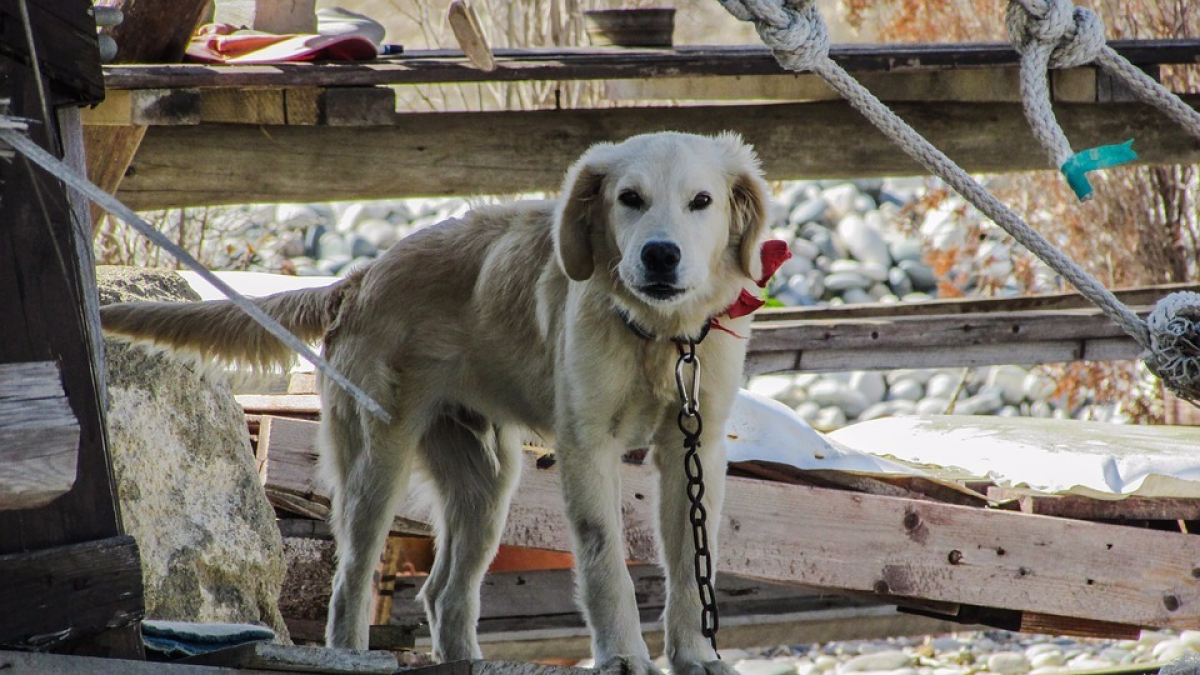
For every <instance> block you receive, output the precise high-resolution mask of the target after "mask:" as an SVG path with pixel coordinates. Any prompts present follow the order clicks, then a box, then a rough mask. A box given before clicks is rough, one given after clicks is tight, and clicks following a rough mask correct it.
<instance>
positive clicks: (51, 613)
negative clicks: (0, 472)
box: [0, 0, 142, 658]
mask: <svg viewBox="0 0 1200 675" xmlns="http://www.w3.org/2000/svg"><path fill="white" fill-rule="evenodd" d="M13 4H14V3H7V6H8V7H9V8H11V7H12V5H13ZM27 4H29V5H33V6H36V7H39V8H46V9H47V11H52V12H54V13H56V14H60V15H61V16H64V17H71V18H72V19H71V20H73V21H74V22H75V25H78V26H80V27H81V30H82V27H83V26H86V31H84V32H85V33H86V35H85V37H86V40H85V42H88V41H90V44H91V45H92V47H90V48H88V49H82V48H80V49H78V50H77V51H76V52H74V53H72V54H70V55H69V58H68V63H67V64H66V65H64V70H63V71H61V72H59V73H58V74H57V75H54V76H49V77H47V79H46V80H43V81H39V80H38V79H37V73H35V72H34V71H33V69H32V68H31V67H30V66H29V64H28V63H26V62H24V61H22V60H20V59H19V58H15V59H14V58H10V57H9V56H7V55H0V81H3V82H4V83H5V87H4V88H5V95H6V96H8V97H10V99H11V104H10V108H9V110H8V113H9V114H11V115H15V116H19V117H24V118H28V119H30V120H32V122H31V123H30V125H29V132H28V135H29V138H30V139H31V140H32V141H33V142H35V143H37V144H38V145H39V146H41V147H42V148H43V149H46V150H48V151H49V152H52V153H54V154H56V155H58V156H60V157H62V156H64V155H66V157H67V160H68V161H69V162H71V163H72V164H75V165H78V163H79V162H78V160H79V155H80V153H79V152H78V150H79V146H80V145H81V143H80V135H81V134H82V133H83V131H82V128H81V127H80V126H79V116H78V115H77V114H75V111H74V106H75V105H77V104H79V103H80V102H86V101H89V100H90V99H89V98H88V95H87V92H86V87H82V86H81V85H80V84H78V83H79V82H83V81H84V80H86V79H87V73H88V72H90V71H91V70H93V69H94V70H97V71H98V69H99V58H100V55H99V50H98V48H96V47H95V44H96V43H95V32H94V31H95V24H94V20H93V19H92V14H91V3H90V2H89V1H88V0H62V1H61V2H57V3H27ZM31 18H32V17H31ZM0 24H3V25H4V26H5V27H6V28H11V27H12V26H13V25H17V26H20V25H23V24H22V23H20V22H18V23H16V24H12V23H11V22H10V21H9V20H8V17H3V21H0ZM33 28H34V33H35V36H39V37H36V38H35V40H36V41H37V43H38V44H45V40H46V38H47V37H50V36H48V35H46V34H44V33H43V32H42V29H43V28H45V24H44V23H43V22H42V21H41V20H35V25H34V26H33ZM21 43H22V44H24V39H23V38H22V40H21ZM67 44H68V45H69V44H70V43H67ZM72 78H74V80H76V81H77V83H76V84H72V82H71V80H72ZM64 80H65V81H64ZM80 89H84V91H80ZM47 92H48V94H49V101H43V99H42V96H41V94H43V93H47ZM45 103H48V104H49V106H50V110H49V111H47V110H46V109H45V105H44V104H45ZM72 200H73V195H72V194H70V193H69V192H68V191H67V190H66V189H65V188H64V187H63V186H62V184H61V183H60V182H59V181H58V180H57V179H55V178H54V177H53V176H50V175H48V174H47V173H46V172H44V171H41V170H40V169H37V168H35V167H34V166H33V165H32V163H31V162H22V161H13V162H0V222H3V223H5V226H4V227H0V298H4V319H3V321H0V363H19V362H32V361H54V362H56V363H58V364H60V367H61V370H62V384H63V389H64V390H65V391H67V392H68V398H69V402H70V407H71V412H72V414H73V415H74V416H75V418H76V419H77V420H78V423H79V444H78V467H77V479H76V482H75V485H74V487H73V488H72V489H71V490H70V491H69V492H68V493H66V494H65V495H63V496H62V497H60V498H58V499H55V500H54V501H52V502H50V503H49V504H46V505H43V506H40V507H35V508H31V509H21V510H11V511H0V555H4V554H14V555H16V554H24V553H25V552H28V551H36V550H40V549H44V548H50V547H58V546H64V545H70V544H79V543H82V542H91V541H97V540H107V539H110V538H112V537H118V536H120V535H123V534H124V530H123V528H122V524H121V515H120V510H119V505H118V502H117V494H116V483H115V480H114V479H113V476H112V464H111V458H110V456H109V454H108V442H107V438H106V433H105V413H104V409H105V405H104V401H105V393H104V367H103V363H102V359H103V352H102V351H101V348H100V344H101V343H100V337H99V332H100V317H99V312H98V308H97V296H96V282H95V261H94V260H93V259H92V247H91V241H90V238H87V237H86V235H85V234H83V233H81V232H80V230H79V227H78V226H77V224H78V217H79V215H80V211H78V210H75V209H74V208H73V206H74V204H73V201H72ZM134 567H135V570H136V569H137V566H136V565H135V566H134ZM136 574H137V577H138V584H139V585H138V597H137V598H136V602H137V605H138V606H140V604H141V597H140V588H141V587H140V583H141V575H140V570H138V571H137V572H136ZM66 576H69V575H66ZM0 597H4V598H5V600H6V601H7V600H8V598H9V597H11V596H9V595H8V594H3V593H0ZM113 600H114V601H117V600H123V601H126V602H129V603H130V604H132V601H129V600H128V599H118V598H114V599H113ZM95 604H96V605H97V606H103V605H104V601H103V600H102V599H100V598H97V599H96V601H95ZM23 606H34V607H36V610H35V611H31V612H28V613H26V612H20V613H17V612H13V613H11V615H16V616H22V617H25V618H27V619H29V621H28V626H26V627H25V628H18V631H27V630H28V629H29V627H30V626H37V625H40V624H39V620H38V616H39V615H41V614H44V615H45V616H46V617H49V618H54V617H61V616H62V614H61V612H63V611H67V609H68V608H69V609H73V610H78V608H75V607H74V605H73V604H72V605H67V606H64V605H61V604H60V605H56V606H45V607H43V606H35V605H22V604H21V603H19V602H17V603H14V604H13V605H12V607H23ZM5 607H6V609H7V608H9V605H7V604H6V605H5ZM6 618H8V617H6ZM110 619H111V617H107V618H106V617H101V616H99V615H97V614H94V613H88V612H85V611H78V612H77V616H76V618H75V619H73V620H72V622H69V623H64V624H63V625H60V626H59V627H58V628H57V629H55V630H61V629H63V628H68V627H69V628H72V631H71V632H69V633H66V634H61V635H57V636H54V637H53V638H51V639H48V642H47V644H46V647H45V648H46V649H54V650H71V651H73V652H74V653H105V654H107V655H110V656H115V657H118V658H140V657H141V655H142V644H141V636H140V635H139V632H138V629H137V626H136V625H135V624H136V619H137V617H136V616H135V615H133V614H130V615H129V616H128V621H115V620H110ZM91 620H95V621H96V622H97V623H94V624H93V623H89V621H91ZM39 630H40V629H39ZM39 634H41V633H39ZM21 635H24V636H29V635H31V634H30V633H27V632H21V633H20V635H18V636H17V637H18V638H20V636H21ZM2 637H3V638H4V639H7V638H9V637H10V635H3V636H2Z"/></svg>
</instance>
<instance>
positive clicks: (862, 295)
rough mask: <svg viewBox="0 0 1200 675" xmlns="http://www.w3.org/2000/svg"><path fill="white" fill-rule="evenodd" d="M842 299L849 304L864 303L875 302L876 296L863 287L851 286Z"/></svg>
mask: <svg viewBox="0 0 1200 675" xmlns="http://www.w3.org/2000/svg"><path fill="white" fill-rule="evenodd" d="M842 301H843V302H845V303H846V304H847V305H863V304H867V303H871V302H875V298H873V297H871V294H870V293H868V292H866V291H864V290H862V289H861V288H850V289H847V290H846V291H845V292H844V293H842Z"/></svg>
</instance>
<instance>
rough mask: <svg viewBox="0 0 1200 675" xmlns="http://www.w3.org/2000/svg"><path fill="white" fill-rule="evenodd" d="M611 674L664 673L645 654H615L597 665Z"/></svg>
mask: <svg viewBox="0 0 1200 675" xmlns="http://www.w3.org/2000/svg"><path fill="white" fill-rule="evenodd" d="M596 670H602V671H604V672H605V673H607V674H611V675H663V673H662V671H661V670H659V669H658V666H656V665H654V662H653V661H651V660H650V659H648V658H646V657H644V656H614V657H612V658H610V659H608V660H607V661H604V662H603V663H600V664H598V665H597V666H596Z"/></svg>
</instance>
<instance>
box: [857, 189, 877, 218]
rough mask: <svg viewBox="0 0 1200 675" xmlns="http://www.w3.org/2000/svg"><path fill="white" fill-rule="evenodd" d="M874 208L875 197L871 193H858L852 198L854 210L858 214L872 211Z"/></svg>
mask: <svg viewBox="0 0 1200 675" xmlns="http://www.w3.org/2000/svg"><path fill="white" fill-rule="evenodd" d="M875 208H876V204H875V198H874V197H872V196H871V195H864V194H859V195H858V196H857V197H855V198H854V210H855V212H857V213H859V214H863V215H865V214H868V213H873V212H874V211H875Z"/></svg>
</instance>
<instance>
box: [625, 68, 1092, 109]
mask: <svg viewBox="0 0 1200 675" xmlns="http://www.w3.org/2000/svg"><path fill="white" fill-rule="evenodd" d="M856 77H857V79H858V81H859V82H860V83H862V85H863V86H865V87H866V88H867V89H870V90H871V93H872V94H875V96H877V97H878V98H879V99H880V100H881V101H885V102H897V101H921V102H930V101H954V102H965V101H972V102H976V101H1007V102H1014V101H1017V102H1019V101H1020V100H1021V81H1020V79H1021V78H1020V69H1019V68H1016V67H998V68H967V69H962V70H917V71H900V72H869V71H868V72H863V73H858V74H857V76H856ZM1050 90H1051V95H1052V97H1053V100H1055V101H1058V102H1073V103H1094V102H1096V101H1097V100H1098V97H1099V94H1100V92H1099V91H1098V89H1097V85H1096V70H1095V69H1094V68H1072V69H1070V70H1056V71H1053V72H1052V73H1051V74H1050ZM604 93H605V96H607V97H608V98H610V99H615V100H623V101H630V100H632V101H836V100H839V99H840V98H841V94H839V93H838V92H836V91H835V90H834V89H832V88H831V87H830V86H829V85H828V84H826V83H825V80H823V79H821V77H820V76H818V75H811V74H797V75H791V76H787V75H743V76H736V77H730V76H721V77H704V76H699V75H697V76H693V77H672V78H668V77H664V78H653V79H643V80H611V81H609V82H606V83H605V86H604Z"/></svg>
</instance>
